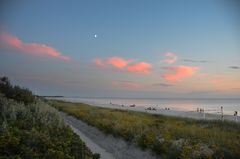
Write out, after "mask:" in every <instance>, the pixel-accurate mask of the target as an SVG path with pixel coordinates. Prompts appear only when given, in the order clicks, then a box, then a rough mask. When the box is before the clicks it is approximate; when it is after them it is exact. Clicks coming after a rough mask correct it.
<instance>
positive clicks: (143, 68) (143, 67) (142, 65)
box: [127, 62, 152, 73]
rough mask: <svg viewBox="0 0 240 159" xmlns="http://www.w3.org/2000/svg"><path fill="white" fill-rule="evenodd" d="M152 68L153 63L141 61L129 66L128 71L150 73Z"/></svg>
mask: <svg viewBox="0 0 240 159" xmlns="http://www.w3.org/2000/svg"><path fill="white" fill-rule="evenodd" d="M151 69H152V65H151V64H149V63H146V62H139V63H136V64H132V65H130V66H128V67H127V70H128V72H134V73H149V72H150V71H151Z"/></svg>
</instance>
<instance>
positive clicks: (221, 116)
mask: <svg viewBox="0 0 240 159" xmlns="http://www.w3.org/2000/svg"><path fill="white" fill-rule="evenodd" d="M221 115H222V116H221V117H222V120H223V107H222V106H221Z"/></svg>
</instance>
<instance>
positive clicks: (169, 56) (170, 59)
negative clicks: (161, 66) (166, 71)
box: [162, 52, 177, 64]
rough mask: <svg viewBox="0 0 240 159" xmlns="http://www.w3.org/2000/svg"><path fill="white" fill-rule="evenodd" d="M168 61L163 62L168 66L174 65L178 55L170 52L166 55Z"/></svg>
mask: <svg viewBox="0 0 240 159" xmlns="http://www.w3.org/2000/svg"><path fill="white" fill-rule="evenodd" d="M165 56H166V59H165V60H163V61H162V62H163V63H167V64H173V63H175V62H176V61H177V55H176V54H174V53H171V52H168V53H166V54H165Z"/></svg>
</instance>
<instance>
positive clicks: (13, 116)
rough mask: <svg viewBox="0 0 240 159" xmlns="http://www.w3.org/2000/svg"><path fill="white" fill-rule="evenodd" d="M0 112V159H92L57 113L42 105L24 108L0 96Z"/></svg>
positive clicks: (44, 104) (21, 104)
mask: <svg viewBox="0 0 240 159" xmlns="http://www.w3.org/2000/svg"><path fill="white" fill-rule="evenodd" d="M0 110H1V111H0V112H1V114H0V158H29V159H30V158H46V159H48V158H58V159H92V158H93V154H92V153H91V151H90V150H89V149H88V148H87V147H86V146H85V144H84V142H82V141H81V140H80V138H79V136H78V135H76V134H75V133H74V132H73V131H72V130H71V128H70V127H69V126H67V125H65V124H64V122H63V119H62V118H61V116H60V114H59V112H58V111H57V110H56V109H55V108H53V107H51V106H49V105H47V104H46V103H43V102H41V101H36V103H35V104H28V105H24V104H23V103H18V102H15V101H13V100H9V99H7V98H5V97H3V95H2V94H0ZM95 155H96V154H95Z"/></svg>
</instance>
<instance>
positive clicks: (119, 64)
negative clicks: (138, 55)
mask: <svg viewBox="0 0 240 159" xmlns="http://www.w3.org/2000/svg"><path fill="white" fill-rule="evenodd" d="M131 61H132V60H125V59H123V58H120V57H111V58H109V59H108V60H107V61H106V63H107V64H109V65H112V66H114V67H116V68H119V69H122V68H124V67H126V66H127V65H128V63H129V62H131Z"/></svg>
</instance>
